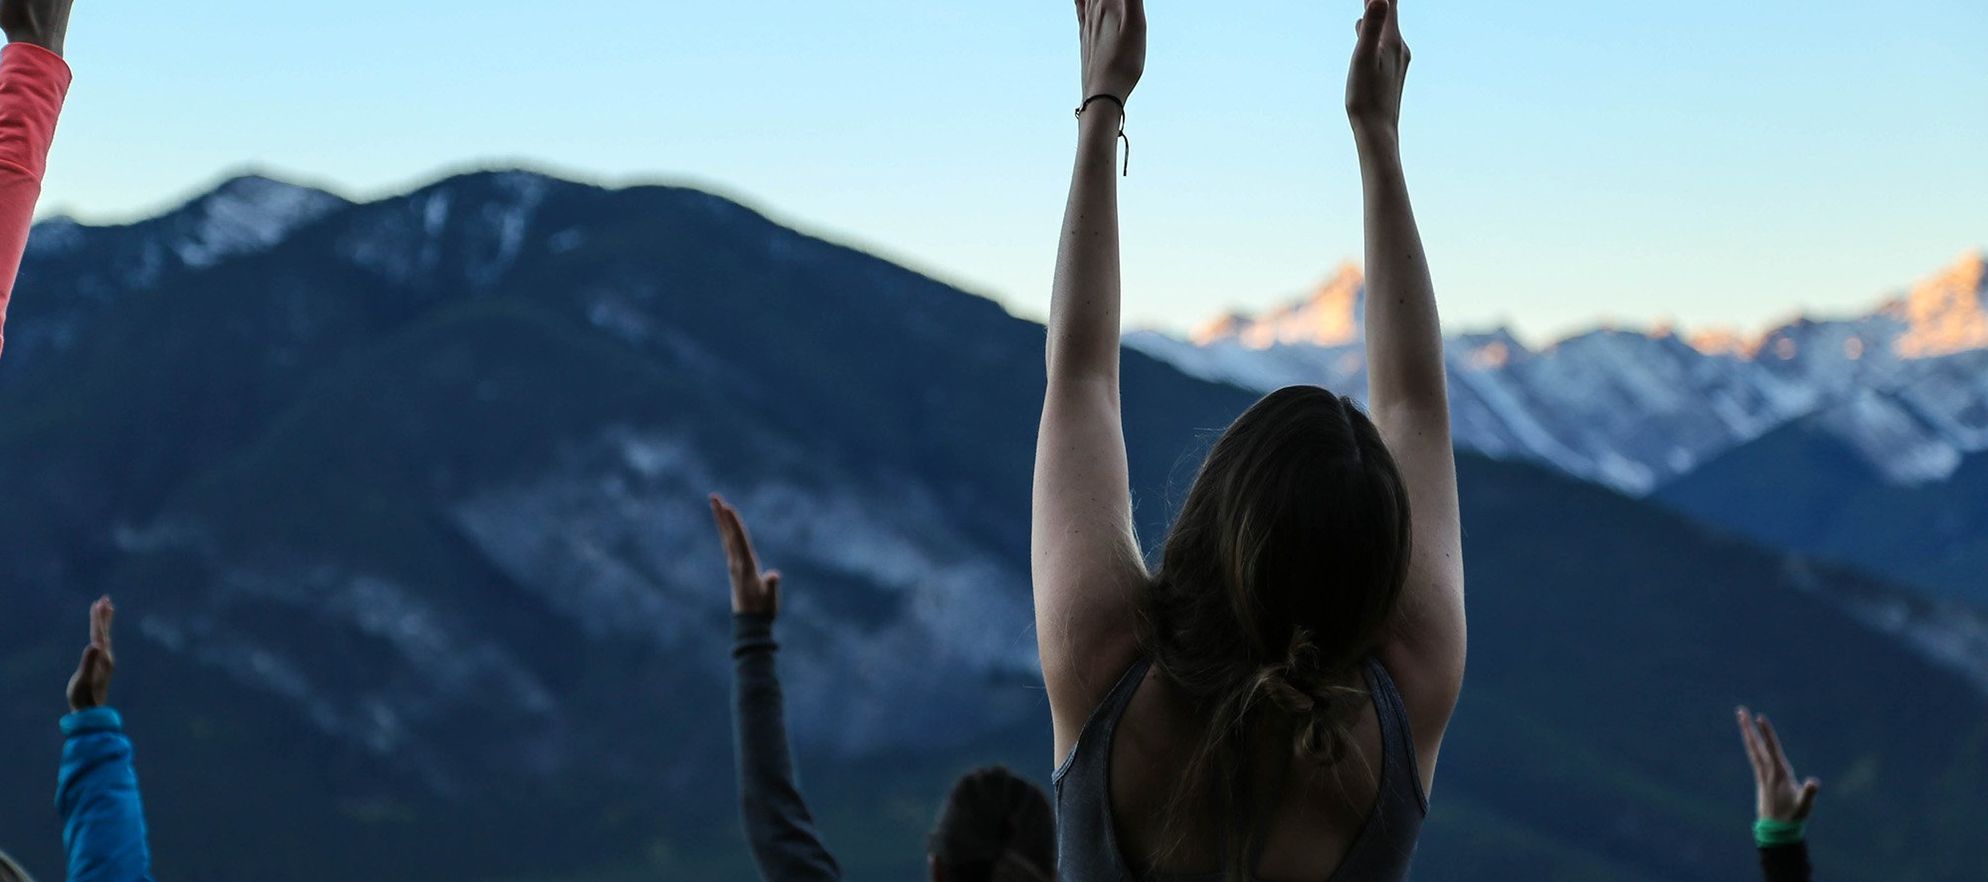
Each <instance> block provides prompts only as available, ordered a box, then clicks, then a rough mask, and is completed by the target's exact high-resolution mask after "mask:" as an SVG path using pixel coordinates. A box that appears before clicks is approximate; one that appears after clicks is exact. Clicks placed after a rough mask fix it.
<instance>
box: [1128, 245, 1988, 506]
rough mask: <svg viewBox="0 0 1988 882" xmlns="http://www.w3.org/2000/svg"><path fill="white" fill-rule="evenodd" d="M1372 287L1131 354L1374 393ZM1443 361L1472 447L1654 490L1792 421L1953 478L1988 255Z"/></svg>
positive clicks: (1982, 352) (1355, 280)
mask: <svg viewBox="0 0 1988 882" xmlns="http://www.w3.org/2000/svg"><path fill="white" fill-rule="evenodd" d="M1363 300H1364V286H1363V285H1362V283H1361V279H1360V276H1359V273H1358V271H1357V270H1354V269H1352V268H1350V267H1348V268H1342V269H1341V270H1339V271H1338V272H1337V273H1336V274H1335V275H1334V276H1333V277H1332V279H1331V280H1330V281H1328V282H1327V283H1326V284H1324V285H1322V286H1321V287H1320V288H1319V289H1318V291H1317V292H1316V293H1315V294H1313V295H1312V296H1310V297H1307V298H1305V299H1302V300H1300V301H1298V302H1295V303H1292V304H1289V305H1287V306H1284V307H1281V308H1278V309H1275V310H1272V311H1270V312H1267V313H1265V314H1263V315H1260V316H1248V315H1241V314H1230V315H1225V316H1223V317H1221V318H1220V319H1217V320H1216V321H1214V322H1211V323H1209V324H1208V325H1206V326H1204V327H1202V328H1200V329H1198V330H1197V331H1195V332H1194V333H1193V334H1192V335H1191V336H1190V337H1189V338H1188V339H1180V338H1176V337H1171V336H1167V335H1164V334H1160V333H1156V332H1151V331H1142V332H1138V333H1134V334H1131V335H1128V337H1127V342H1128V343H1129V344H1130V345H1132V346H1134V347H1135V348H1138V349H1141V350H1143V351H1145V352H1147V353H1149V354H1151V355H1154V356H1156V357H1159V358H1162V359H1164V360H1167V361H1169V362H1172V363H1173V364H1175V365H1177V366H1179V367H1180V368H1182V369H1183V370H1186V371H1187V372H1189V373H1192V374H1195V375H1197V376H1201V377H1204V378H1208V379H1216V380H1223V381H1227V382H1232V383H1237V384H1240V385H1242V386H1245V387H1247V388H1251V389H1257V390H1267V389H1271V388H1275V387H1277V386H1282V385H1287V384H1292V383H1320V384H1324V385H1327V386H1332V387H1335V388H1340V389H1345V390H1347V391H1350V392H1353V393H1355V394H1362V393H1363V392H1364V388H1365V382H1364V380H1365V377H1364V370H1365V359H1364V354H1363V347H1362V345H1361V341H1360V336H1359V328H1360V327H1361V322H1362V321H1363ZM1447 358H1448V362H1449V369H1450V380H1451V396H1452V398H1453V406H1454V409H1455V421H1456V432H1457V437H1458V441H1459V443H1461V444H1463V445H1465V446H1468V447H1471V448H1475V449H1478V450H1481V451H1484V452H1486V453H1489V454H1492V455H1494V456H1501V457H1519V458H1525V459H1531V460H1536V461H1540V462H1546V463H1550V464H1552V465H1554V466H1557V467H1559V468H1561V469H1563V470H1565V471H1567V472H1569V473H1572V474H1575V475H1578V476H1581V477H1584V478H1587V479H1590V480H1595V481H1599V482H1602V483H1605V484H1608V485H1611V486H1614V487H1616V488H1618V489H1621V490H1624V491H1627V492H1631V493H1638V494H1640V493H1647V492H1649V491H1651V490H1653V489H1655V488H1656V487H1658V486H1659V485H1661V484H1663V483H1664V482H1665V481H1668V480H1670V479H1672V478H1675V477H1676V476H1678V475H1681V474H1684V473H1685V472H1688V471H1690V470H1691V469H1692V468H1694V467H1695V466H1697V465H1698V464H1700V463H1702V462H1705V461H1706V460H1707V459H1709V458H1711V457H1713V456H1717V455H1718V454H1720V453H1722V452H1724V451H1726V450H1729V449H1731V448H1732V447H1734V446H1736V445H1739V444H1743V443H1745V442H1747V441H1749V440H1751V439H1753V438H1757V437H1759V436H1760V435H1762V434H1763V433H1765V432H1767V431H1768V430H1770V429H1772V428H1774V427H1776V426H1779V425H1782V424H1784V423H1786V422H1788V421H1789V420H1792V419H1794V418H1796V417H1800V416H1803V415H1806V414H1811V413H1821V414H1825V415H1826V417H1827V419H1826V421H1825V422H1826V424H1827V425H1829V426H1830V427H1831V430H1832V431H1835V432H1838V433H1840V434H1841V435H1842V437H1843V438H1844V439H1845V440H1846V441H1849V442H1850V443H1851V445H1852V446H1853V447H1855V448H1857V449H1859V450H1861V451H1863V452H1864V453H1865V455H1867V456H1869V457H1870V458H1871V462H1872V464H1873V465H1875V466H1877V467H1878V468H1879V469H1881V470H1882V471H1884V472H1885V473H1886V474H1887V475H1888V476H1890V477H1891V478H1892V479H1893V480H1896V481H1899V482H1904V483H1910V482H1918V481H1929V480H1939V479H1941V478H1943V477H1945V476H1946V474H1947V473H1949V472H1951V471H1952V469H1953V468H1954V466H1955V465H1956V464H1957V463H1958V462H1959V461H1960V458H1961V456H1962V454H1964V453H1967V452H1971V451H1975V450H1981V449H1984V448H1988V255H1984V254H1982V253H1980V252H1975V253H1970V254H1967V255H1965V256H1964V257H1962V258H1961V259H1960V260H1959V261H1957V262H1955V263H1954V264H1953V265H1952V266H1950V267H1948V268H1947V269H1945V270H1943V271H1941V272H1939V273H1936V274H1934V275H1933V276H1931V277H1930V278H1928V279H1926V280H1925V281H1923V282H1921V283H1919V284H1918V285H1916V286H1914V287H1913V288H1912V289H1911V290H1910V291H1908V292H1906V293H1905V294H1903V295H1902V296H1899V297H1896V298H1893V299H1891V300H1889V301H1887V302H1885V303H1883V304H1881V305H1880V306H1879V307H1878V308H1876V309H1874V310H1873V311H1871V312H1870V313H1868V314H1865V315H1860V316H1852V317H1848V318H1841V319H1811V318H1799V319H1796V320H1794V321H1791V322H1788V323H1786V324H1784V325H1781V326H1779V327H1776V328H1773V329H1771V330H1769V331H1767V332H1765V333H1762V334H1758V335H1752V336H1749V335H1744V334H1740V333H1737V332H1733V331H1730V330H1712V331H1705V332H1700V333H1696V334H1692V335H1690V336H1689V337H1684V336H1680V335H1679V334H1678V332H1676V331H1675V330H1673V329H1662V328H1660V329H1653V330H1642V331H1632V330H1620V329H1599V330H1594V331H1590V332H1587V333H1583V334H1578V335H1575V336H1573V337H1569V338H1567V339H1564V340H1561V341H1559V342H1556V343H1554V344H1553V345H1551V346H1547V347H1545V348H1543V349H1540V350H1538V351H1534V350H1531V349H1529V348H1527V347H1526V346H1525V345H1524V344H1523V343H1521V342H1520V341H1519V340H1518V339H1516V338H1515V337H1513V336H1512V335H1511V334H1510V333H1507V332H1505V331H1503V330H1502V329H1500V330H1495V331H1492V332H1490V333H1479V334H1463V335H1458V336H1456V337H1452V338H1451V339H1450V341H1449V347H1448V353H1447Z"/></svg>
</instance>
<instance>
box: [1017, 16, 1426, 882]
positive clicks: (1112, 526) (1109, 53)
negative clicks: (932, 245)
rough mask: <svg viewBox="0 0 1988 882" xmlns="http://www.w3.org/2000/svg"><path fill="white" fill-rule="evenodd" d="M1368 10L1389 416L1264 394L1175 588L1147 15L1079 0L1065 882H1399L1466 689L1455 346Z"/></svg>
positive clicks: (1059, 712) (1055, 420)
mask: <svg viewBox="0 0 1988 882" xmlns="http://www.w3.org/2000/svg"><path fill="white" fill-rule="evenodd" d="M1397 6H1398V3H1395V2H1387V0H1375V2H1371V3H1369V4H1367V6H1366V11H1365V14H1364V15H1363V16H1362V17H1361V20H1360V22H1359V24H1358V36H1357V40H1356V44H1355V46H1354V49H1353V59H1352V67H1351V70H1350V72H1349V73H1348V75H1347V82H1346V111H1347V114H1348V116H1349V118H1350V120H1351V123H1352V129H1353V135H1354V141H1355V143H1356V144H1357V145H1358V147H1359V156H1360V171H1361V177H1362V180H1363V182H1364V202H1365V221H1366V261H1367V274H1368V293H1367V307H1366V341H1367V358H1368V402H1369V405H1370V406H1371V408H1372V410H1371V415H1369V414H1368V413H1365V412H1362V411H1361V409H1360V408H1359V407H1357V406H1355V404H1354V403H1353V401H1352V400H1351V399H1349V398H1347V397H1345V396H1343V395H1337V394H1334V393H1332V392H1329V391H1326V390H1324V389H1320V388H1316V387H1292V388H1287V389H1281V390H1278V391H1276V392H1273V393H1271V394H1270V395H1267V396H1265V397H1264V398H1263V399H1262V400H1261V401H1259V402H1257V403H1256V404H1255V405H1254V406H1253V407H1251V408H1250V409H1249V410H1248V411H1247V412H1245V413H1243V414H1242V415H1241V416H1240V417H1239V418H1237V420H1236V421H1235V423H1234V424H1233V425H1231V426H1229V427H1228V429H1227V430H1226V431H1225V432H1224V433H1223V434H1222V436H1221V437H1220V438H1219V439H1218V440H1217V441H1216V443H1215V445H1214V447H1213V449H1212V450H1211V451H1210V452H1209V454H1208V458H1207V461H1206V462H1204V463H1203V464H1202V466H1201V470H1200V473H1199V474H1198V475H1197V477H1196V478H1195V481H1194V484H1193V486H1192V487H1191V488H1190V489H1189V491H1188V493H1187V496H1186V498H1185V500H1184V502H1183V504H1182V507H1181V510H1180V512H1179V514H1178V516H1177V517H1176V519H1175V521H1174V523H1173V525H1172V528H1171V530H1170V532H1169V533H1168V535H1167V537H1166V539H1165V542H1164V544H1163V546H1162V547H1161V554H1160V559H1159V563H1158V567H1157V569H1155V570H1153V571H1150V572H1149V571H1148V570H1147V568H1146V566H1145V565H1144V563H1143V558H1142V555H1141V553H1140V549H1139V547H1138V541H1137V539H1136V537H1135V536H1134V532H1133V525H1132V507H1131V498H1130V496H1131V493H1130V486H1129V477H1128V473H1127V466H1126V454H1125V439H1124V434H1123V427H1122V424H1121V419H1120V414H1119V385H1118V382H1119V381H1118V358H1119V297H1120V293H1119V249H1118V206H1117V192H1116V187H1117V181H1118V177H1119V174H1120V170H1119V167H1118V166H1117V163H1116V160H1117V157H1116V155H1115V148H1116V142H1117V140H1118V139H1119V137H1120V136H1121V132H1122V131H1123V126H1124V121H1125V108H1126V107H1127V105H1128V102H1129V99H1130V98H1131V96H1132V91H1133V87H1134V86H1136V85H1137V84H1138V82H1139V78H1140V75H1141V73H1142V72H1143V70H1144V66H1145V55H1146V16H1145V10H1144V4H1143V2H1142V0H1080V2H1078V4H1077V17H1078V21H1079V23H1080V26H1081V35H1082V47H1083V65H1082V67H1083V96H1082V102H1081V104H1080V109H1079V111H1078V119H1079V134H1078V141H1077V159H1076V169H1075V171H1074V173H1073V175H1072V180H1071V185H1070V197H1069V203H1068V206H1067V208H1066V210H1065V215H1064V221H1063V232H1062V239H1061V242H1060V247H1059V253H1058V257H1057V266H1056V280H1055V290H1054V294H1053V298H1052V306H1051V311H1050V320H1049V336H1048V352H1047V359H1048V388H1047V392H1046V396H1045V401H1044V404H1043V413H1042V424H1041V428H1040V434H1039V435H1038V438H1037V447H1036V472H1035V492H1034V511H1033V531H1032V545H1033V560H1032V569H1033V580H1034V584H1035V610H1036V629H1037V639H1038V641H1039V643H1040V648H1041V654H1042V670H1043V679H1044V681H1045V682H1046V684H1047V687H1048V692H1049V701H1050V709H1051V714H1052V717H1053V719H1054V726H1055V743H1056V752H1057V757H1058V758H1059V759H1060V760H1061V764H1060V766H1059V767H1058V769H1057V771H1056V776H1055V787H1056V801H1057V812H1058V825H1059V848H1058V852H1059V865H1060V873H1059V876H1060V877H1061V878H1062V879H1064V880H1065V882H1129V880H1133V879H1148V878H1161V877H1164V878H1170V879H1171V878H1179V877H1189V878H1207V879H1214V878H1223V879H1229V880H1242V879H1269V880H1301V879H1303V880H1312V879H1320V880H1322V879H1334V880H1343V882H1369V880H1399V879H1402V878H1404V877H1405V876H1406V874H1407V870H1408V864H1409V860H1410V858H1411V857H1412V855H1413V852H1414V847H1415V841H1416V837H1417V835H1418V833H1419V831H1420V828H1421V825H1422V819H1423V817H1424V815H1425V814H1426V812H1427V805H1428V802H1427V796H1426V794H1427V793H1428V792H1429V789H1430V787H1431V785H1432V783H1433V781H1434V777H1435V771H1436V754H1437V749H1438V747H1439V746H1440V745H1441V744H1442V738H1443V731H1444V729H1445V727H1446V726H1447V725H1448V723H1449V719H1450V713H1451V710H1452V709H1453V708H1454V707H1455V705H1456V699H1457V693H1458V690H1459V688H1460V687H1461V684H1462V680H1463V669H1464V607H1463V559H1462V539H1461V534H1460V530H1459V527H1458V514H1457V489H1456V466H1455V460H1454V456H1453V453H1452V450H1451V445H1450V423H1449V404H1448V392H1447V388H1446V386H1445V382H1446V381H1445V375H1444V368H1443V354H1442V334H1441V329H1440V327H1439V325H1438V322H1437V317H1436V302H1435V296H1434V291H1433V286H1432V284H1431V282H1430V278H1429V269H1428V265H1427V262H1426V261H1425V260H1424V257H1423V253H1422V244H1421V239H1420V235H1419V234H1418V233H1417V231H1416V226H1415V218H1414V214H1413V212H1412V211H1411V210H1410V207H1409V199H1408V188H1407V185H1406V183H1405V181H1404V178H1403V174H1402V166H1401V155H1400V151H1399V128H1398V126H1397V122H1398V120H1399V118H1400V108H1401V94H1402V85H1403V82H1404V77H1405V74H1406V72H1407V69H1408V62H1409V53H1408V48H1407V46H1405V45H1404V44H1403V43H1402V38H1401V30H1400V26H1399V23H1398V21H1397V17H1396V12H1397V9H1396V7H1397Z"/></svg>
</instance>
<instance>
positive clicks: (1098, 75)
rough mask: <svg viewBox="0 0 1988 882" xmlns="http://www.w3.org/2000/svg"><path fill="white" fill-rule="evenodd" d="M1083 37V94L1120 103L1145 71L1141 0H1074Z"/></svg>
mask: <svg viewBox="0 0 1988 882" xmlns="http://www.w3.org/2000/svg"><path fill="white" fill-rule="evenodd" d="M1077 24H1078V25H1079V27H1080V30H1081V35H1082V38H1083V50H1084V97H1085V98H1089V97H1091V96H1093V95H1110V96H1111V97H1113V98H1116V99H1118V100H1119V102H1120V103H1121V104H1123V103H1124V102H1125V101H1126V100H1127V99H1129V98H1131V97H1132V89H1133V87H1135V86H1137V85H1139V77H1140V75H1142V74H1144V73H1145V72H1146V2H1145V0H1077Z"/></svg>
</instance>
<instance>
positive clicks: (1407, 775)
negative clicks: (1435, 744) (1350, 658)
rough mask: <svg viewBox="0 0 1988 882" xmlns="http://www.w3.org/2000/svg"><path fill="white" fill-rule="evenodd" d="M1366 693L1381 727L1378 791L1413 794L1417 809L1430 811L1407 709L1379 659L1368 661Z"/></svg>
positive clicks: (1392, 679)
mask: <svg viewBox="0 0 1988 882" xmlns="http://www.w3.org/2000/svg"><path fill="white" fill-rule="evenodd" d="M1367 689H1368V691H1369V692H1371V693H1372V694H1373V701H1374V715H1375V716H1376V717H1377V718H1379V720H1380V724H1381V753H1382V760H1381V768H1382V780H1381V787H1382V788H1383V789H1389V788H1396V787H1399V788H1403V789H1408V790H1412V791H1413V792H1414V794H1415V804H1416V807H1417V808H1419V809H1421V810H1422V812H1423V813H1424V814H1427V813H1428V811H1429V797H1428V795H1427V794H1425V793H1423V792H1422V771H1421V769H1420V767H1419V765H1418V763H1417V762H1416V758H1415V733H1414V730H1413V729H1412V728H1411V727H1410V726H1409V722H1408V705H1407V704H1406V703H1404V702H1403V701H1402V700H1401V690H1400V689H1399V688H1397V687H1396V686H1395V685H1394V677H1393V676H1392V675H1390V674H1388V672H1387V666H1386V665H1384V664H1381V660H1380V658H1379V657H1378V656H1368V657H1367Z"/></svg>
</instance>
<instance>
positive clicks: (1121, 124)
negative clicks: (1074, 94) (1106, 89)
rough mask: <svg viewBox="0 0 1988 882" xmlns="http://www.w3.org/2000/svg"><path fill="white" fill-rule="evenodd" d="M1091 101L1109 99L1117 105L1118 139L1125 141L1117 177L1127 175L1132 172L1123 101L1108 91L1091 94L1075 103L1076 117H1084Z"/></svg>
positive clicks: (1130, 149) (1130, 140)
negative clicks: (1123, 160) (1080, 102)
mask: <svg viewBox="0 0 1988 882" xmlns="http://www.w3.org/2000/svg"><path fill="white" fill-rule="evenodd" d="M1093 101H1109V102H1111V103H1113V104H1116V105H1118V140H1120V141H1124V142H1125V169H1124V170H1123V171H1120V172H1119V173H1118V174H1119V177H1129V176H1130V175H1131V174H1132V139H1131V138H1128V137H1126V136H1125V102H1124V101H1123V100H1121V99H1120V98H1119V97H1118V96H1117V95H1112V94H1109V93H1099V94H1096V95H1092V96H1091V97H1089V98H1085V99H1084V103H1082V104H1079V105H1077V118H1078V119H1083V118H1084V111H1085V110H1086V109H1088V108H1089V107H1090V106H1091V102H1093Z"/></svg>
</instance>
